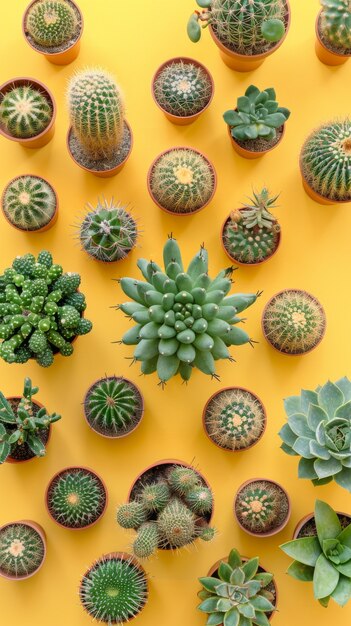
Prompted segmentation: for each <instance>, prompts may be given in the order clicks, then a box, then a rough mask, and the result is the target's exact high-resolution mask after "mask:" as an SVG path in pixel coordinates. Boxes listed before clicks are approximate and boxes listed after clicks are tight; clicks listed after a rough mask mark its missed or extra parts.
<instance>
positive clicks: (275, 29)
mask: <svg viewBox="0 0 351 626" xmlns="http://www.w3.org/2000/svg"><path fill="white" fill-rule="evenodd" d="M261 32H262V37H263V38H264V39H265V40H266V41H269V42H273V43H274V42H277V41H280V40H281V39H282V37H283V36H284V33H285V24H284V22H283V21H282V20H279V19H277V18H274V19H273V18H272V19H268V20H264V21H263V22H262V25H261Z"/></svg>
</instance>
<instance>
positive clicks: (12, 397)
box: [6, 396, 51, 464]
mask: <svg viewBox="0 0 351 626" xmlns="http://www.w3.org/2000/svg"><path fill="white" fill-rule="evenodd" d="M6 400H7V401H8V402H10V403H11V400H18V401H20V400H22V396H11V397H9V398H6ZM32 404H34V405H35V406H36V407H38V410H39V409H43V408H44V405H43V404H41V403H40V402H38V401H37V400H36V401H35V402H34V400H33V402H32ZM48 431H49V432H48V438H47V441H46V444H45V448H47V446H48V444H49V441H50V437H51V424H49V426H48ZM37 458H38V457H37V456H35V454H33V456H32V457H30V458H29V459H15V458H13V457H12V456H11V455H9V456H8V457H7V459H6V463H14V464H17V463H28V461H33V459H37Z"/></svg>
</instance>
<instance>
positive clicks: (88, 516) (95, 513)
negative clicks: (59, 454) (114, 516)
mask: <svg viewBox="0 0 351 626" xmlns="http://www.w3.org/2000/svg"><path fill="white" fill-rule="evenodd" d="M47 505H48V508H49V511H50V513H51V515H52V517H53V518H54V519H55V520H56V521H57V522H58V523H59V524H61V525H62V526H66V528H85V527H86V526H90V525H91V524H93V523H94V522H96V520H98V519H99V517H101V515H102V514H103V512H104V509H105V505H106V491H105V487H104V485H103V483H102V481H101V480H100V478H99V477H98V476H97V475H96V474H94V473H93V472H91V471H89V470H86V469H83V468H79V467H71V468H68V469H66V470H63V471H62V472H60V473H59V474H58V475H57V476H55V477H54V478H53V480H52V481H51V483H50V485H49V489H48V493H47Z"/></svg>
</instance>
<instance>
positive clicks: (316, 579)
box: [313, 554, 340, 600]
mask: <svg viewBox="0 0 351 626" xmlns="http://www.w3.org/2000/svg"><path fill="white" fill-rule="evenodd" d="M339 576H340V574H339V572H338V571H337V570H336V569H335V567H334V566H333V565H332V564H331V563H330V562H329V561H328V559H326V558H325V556H324V554H321V555H320V556H319V557H318V559H317V563H316V567H315V570H314V575H313V591H314V597H315V598H316V599H317V600H319V599H320V598H325V597H326V596H330V595H331V594H332V593H333V591H334V589H335V588H336V586H337V584H338V582H339Z"/></svg>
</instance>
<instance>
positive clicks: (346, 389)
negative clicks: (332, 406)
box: [335, 376, 351, 402]
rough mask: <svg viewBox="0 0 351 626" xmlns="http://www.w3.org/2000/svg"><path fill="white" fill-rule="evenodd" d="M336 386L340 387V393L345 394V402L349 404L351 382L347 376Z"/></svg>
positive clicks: (338, 381) (337, 382)
mask: <svg viewBox="0 0 351 626" xmlns="http://www.w3.org/2000/svg"><path fill="white" fill-rule="evenodd" d="M335 385H336V386H337V387H339V389H340V391H342V393H343V394H344V398H345V402H349V401H350V400H351V382H350V381H349V379H348V378H347V376H343V378H340V379H339V380H337V381H336V383H335Z"/></svg>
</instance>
